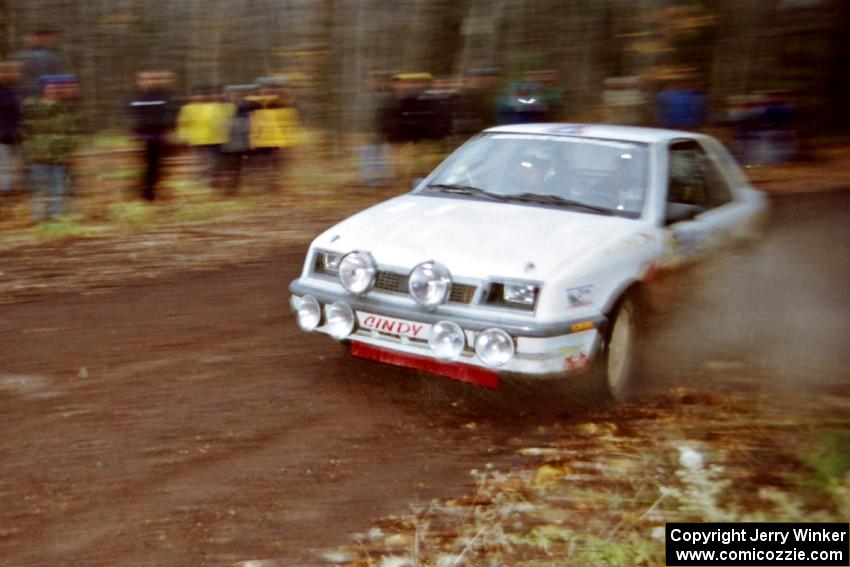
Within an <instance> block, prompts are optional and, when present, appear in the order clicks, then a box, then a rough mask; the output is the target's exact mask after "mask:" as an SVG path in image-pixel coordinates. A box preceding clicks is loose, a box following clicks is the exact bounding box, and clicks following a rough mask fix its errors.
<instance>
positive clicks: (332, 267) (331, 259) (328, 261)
mask: <svg viewBox="0 0 850 567" xmlns="http://www.w3.org/2000/svg"><path fill="white" fill-rule="evenodd" d="M340 259H342V256H341V255H339V254H333V253H331V252H317V253H316V271H317V272H319V273H322V274H336V273H338V272H339V261H340Z"/></svg>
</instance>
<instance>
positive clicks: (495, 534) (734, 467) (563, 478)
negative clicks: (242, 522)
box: [320, 391, 850, 567]
mask: <svg viewBox="0 0 850 567" xmlns="http://www.w3.org/2000/svg"><path fill="white" fill-rule="evenodd" d="M756 406H758V404H754V403H753V400H752V399H748V398H744V397H735V396H732V395H723V396H721V395H715V394H701V393H698V392H692V391H690V392H684V391H680V392H678V393H677V394H676V395H675V396H673V398H672V399H667V400H657V401H654V402H650V403H644V404H642V405H641V406H623V407H621V408H617V409H615V410H613V412H611V414H610V415H604V416H600V420H598V421H597V420H593V419H590V420H588V421H587V422H585V423H582V424H574V425H569V426H567V427H566V428H565V429H564V430H563V435H561V436H560V437H559V438H558V439H556V440H555V441H553V442H552V443H551V444H550V445H549V446H546V447H536V448H534V447H531V448H526V449H522V450H520V453H521V454H523V455H527V456H530V457H533V458H531V459H529V461H528V462H527V463H526V464H525V465H523V466H520V467H518V468H516V469H514V470H511V471H507V472H499V471H496V470H493V469H491V468H485V469H484V470H482V471H478V470H475V471H472V472H471V475H472V478H473V479H474V487H473V489H472V490H471V493H470V494H467V495H466V496H463V497H462V498H457V499H452V500H444V501H433V502H431V503H430V504H429V505H428V506H427V507H420V508H419V509H416V510H414V511H413V512H412V513H411V514H410V515H407V516H393V517H387V518H383V519H381V520H379V521H377V522H376V523H375V524H374V526H373V527H372V528H371V529H370V530H369V531H368V532H367V533H364V534H357V535H356V536H355V543H354V544H351V545H347V546H343V547H341V548H339V549H337V550H334V551H332V552H324V553H320V555H321V556H322V558H323V559H324V560H325V561H329V562H331V563H336V564H345V565H356V566H375V567H404V566H413V567H426V566H427V567H446V566H449V565H457V566H461V565H463V566H478V565H481V566H484V565H488V566H489V565H517V566H525V567H531V566H548V565H553V564H559V565H593V566H602V567H630V566H644V565H645V566H661V565H664V564H665V557H664V525H665V523H666V522H755V521H763V522H778V521H785V522H794V521H807V522H812V521H841V522H844V521H847V518H848V512H850V508H848V507H850V457H848V455H850V451H848V447H847V443H848V440H850V422H848V421H847V420H845V419H839V420H837V421H836V420H835V419H833V418H830V417H828V416H823V415H819V414H818V413H817V410H815V407H816V406H815V405H812V406H811V407H809V408H807V409H801V410H799V411H798V412H797V413H792V414H789V413H788V411H787V408H783V409H779V408H773V409H764V408H761V409H753V408H755V407H756Z"/></svg>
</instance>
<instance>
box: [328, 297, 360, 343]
mask: <svg viewBox="0 0 850 567" xmlns="http://www.w3.org/2000/svg"><path fill="white" fill-rule="evenodd" d="M325 328H327V330H328V334H330V336H332V337H333V338H335V339H344V338H345V337H347V336H348V335H350V334H351V332H352V331H353V330H354V312H353V311H352V310H351V307H349V306H348V304H346V303H343V302H342V301H337V302H336V303H334V304H332V305H325Z"/></svg>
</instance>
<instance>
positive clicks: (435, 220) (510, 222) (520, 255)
mask: <svg viewBox="0 0 850 567" xmlns="http://www.w3.org/2000/svg"><path fill="white" fill-rule="evenodd" d="M639 228H640V223H639V222H636V221H634V220H630V219H624V218H621V217H608V216H603V215H597V214H593V213H582V212H575V211H570V210H566V209H563V208H553V207H538V206H525V205H519V204H511V203H500V202H489V201H478V200H473V199H466V198H450V197H449V198H444V197H431V196H422V195H404V196H402V197H397V198H395V199H391V200H389V201H386V202H384V203H381V204H379V205H376V206H374V207H371V208H369V209H367V210H365V211H363V212H360V213H358V214H356V215H354V216H352V217H350V218H348V219H346V220H344V221H342V222H341V223H339V224H337V225H335V226H333V227H331V228H330V229H329V230H327V231H326V232H325V233H323V234H322V235H321V236H319V237H318V238H317V239H316V240H315V242H314V243H313V244H314V246H316V247H318V248H322V249H326V250H332V251H339V252H342V253H345V252H349V251H351V250H364V251H368V252H370V253H371V254H372V256H373V257H374V258H375V261H376V262H377V263H378V264H379V265H381V266H383V267H395V268H401V269H405V270H407V269H410V268H412V267H413V266H415V265H416V264H418V263H419V262H424V261H426V260H436V261H438V262H440V263H442V264H444V265H445V266H446V267H447V268H449V270H450V271H451V272H452V274H455V275H457V276H465V277H470V278H486V277H488V276H500V277H507V278H519V279H543V278H545V277H546V276H547V275H548V274H550V273H551V272H552V271H553V270H556V269H557V268H558V267H559V266H561V265H562V264H564V263H565V262H571V261H576V262H577V261H579V260H580V259H581V258H583V257H585V256H586V255H588V254H592V253H594V252H595V251H597V250H602V249H604V248H605V247H606V246H608V245H610V244H611V243H612V242H615V241H617V240H619V239H621V238H626V237H628V236H629V235H630V234H632V233H633V232H634V231H636V230H638V229H639ZM532 265H533V267H532Z"/></svg>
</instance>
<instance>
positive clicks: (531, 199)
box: [504, 193, 616, 216]
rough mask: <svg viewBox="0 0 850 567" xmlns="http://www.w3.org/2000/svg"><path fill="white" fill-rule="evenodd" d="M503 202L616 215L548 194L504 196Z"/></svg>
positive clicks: (594, 206)
mask: <svg viewBox="0 0 850 567" xmlns="http://www.w3.org/2000/svg"><path fill="white" fill-rule="evenodd" d="M504 198H505V200H507V201H520V202H523V203H543V204H544V205H566V206H568V207H576V208H579V209H587V210H588V211H593V212H594V213H599V214H601V215H608V216H614V215H615V214H616V213H615V212H614V211H612V210H611V209H606V208H605V207H597V206H596V205H588V204H587V203H582V202H581V201H574V200H572V199H567V198H566V197H561V196H559V195H552V194H549V193H545V194H539V193H519V194H517V195H504Z"/></svg>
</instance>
